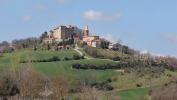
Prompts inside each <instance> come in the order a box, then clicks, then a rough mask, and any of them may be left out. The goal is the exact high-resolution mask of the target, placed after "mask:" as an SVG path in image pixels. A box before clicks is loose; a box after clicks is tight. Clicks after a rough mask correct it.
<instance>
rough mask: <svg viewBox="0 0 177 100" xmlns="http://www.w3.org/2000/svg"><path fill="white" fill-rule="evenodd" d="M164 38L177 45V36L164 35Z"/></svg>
mask: <svg viewBox="0 0 177 100" xmlns="http://www.w3.org/2000/svg"><path fill="white" fill-rule="evenodd" d="M164 36H165V38H166V39H167V40H169V41H171V42H173V43H175V44H176V43H177V34H172V33H164Z"/></svg>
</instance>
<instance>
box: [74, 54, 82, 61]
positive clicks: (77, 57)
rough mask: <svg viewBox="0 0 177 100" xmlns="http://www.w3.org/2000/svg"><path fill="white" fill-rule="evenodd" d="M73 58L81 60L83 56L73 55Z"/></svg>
mask: <svg viewBox="0 0 177 100" xmlns="http://www.w3.org/2000/svg"><path fill="white" fill-rule="evenodd" d="M73 59H74V60H80V59H81V56H79V55H73Z"/></svg>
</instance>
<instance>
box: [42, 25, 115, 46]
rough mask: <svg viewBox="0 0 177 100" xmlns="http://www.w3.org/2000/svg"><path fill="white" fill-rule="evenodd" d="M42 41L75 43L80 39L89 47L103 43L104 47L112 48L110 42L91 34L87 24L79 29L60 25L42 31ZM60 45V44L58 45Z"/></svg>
mask: <svg viewBox="0 0 177 100" xmlns="http://www.w3.org/2000/svg"><path fill="white" fill-rule="evenodd" d="M42 37H43V43H54V42H58V43H59V42H62V41H69V40H73V41H74V42H75V43H76V42H78V41H80V42H82V43H85V44H87V45H89V46H91V47H98V48H99V47H101V46H103V45H104V47H105V48H109V49H111V48H112V43H111V42H110V41H108V40H106V39H104V38H100V37H99V36H95V35H91V34H90V30H89V27H88V26H85V27H84V29H80V28H78V27H76V26H72V25H69V26H64V25H60V26H59V27H56V28H54V29H52V30H50V31H49V32H45V33H43V36H42ZM60 47H61V46H60Z"/></svg>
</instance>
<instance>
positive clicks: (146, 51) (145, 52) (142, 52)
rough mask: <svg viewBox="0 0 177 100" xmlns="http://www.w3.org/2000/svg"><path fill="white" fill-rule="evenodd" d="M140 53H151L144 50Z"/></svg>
mask: <svg viewBox="0 0 177 100" xmlns="http://www.w3.org/2000/svg"><path fill="white" fill-rule="evenodd" d="M140 53H141V54H148V53H149V51H148V50H143V51H141V52H140Z"/></svg>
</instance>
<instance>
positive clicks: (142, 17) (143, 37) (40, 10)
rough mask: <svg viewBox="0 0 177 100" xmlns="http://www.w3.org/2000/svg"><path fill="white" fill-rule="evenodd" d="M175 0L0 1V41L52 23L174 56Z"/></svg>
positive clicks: (34, 32) (35, 31)
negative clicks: (88, 29) (76, 27)
mask: <svg viewBox="0 0 177 100" xmlns="http://www.w3.org/2000/svg"><path fill="white" fill-rule="evenodd" d="M176 4H177V0H0V27H1V28H0V41H4V40H7V41H11V40H13V39H16V38H25V37H32V36H39V35H40V34H41V33H42V32H44V31H49V30H50V29H52V28H53V27H55V26H58V25H60V24H63V25H68V24H72V25H77V26H78V27H80V28H83V27H84V26H85V25H89V28H90V31H91V32H92V33H93V34H97V35H100V36H103V37H106V38H108V39H112V40H114V41H118V40H121V41H122V43H124V44H126V45H128V46H130V47H132V48H135V49H137V50H140V51H150V52H151V53H154V54H164V55H172V56H177V52H176V51H177V6H176Z"/></svg>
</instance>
